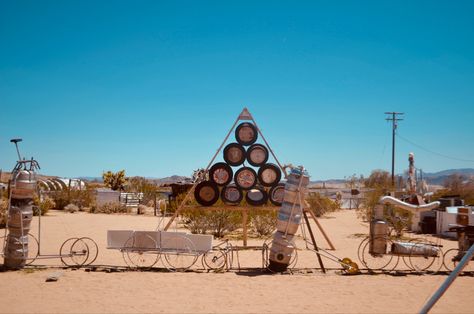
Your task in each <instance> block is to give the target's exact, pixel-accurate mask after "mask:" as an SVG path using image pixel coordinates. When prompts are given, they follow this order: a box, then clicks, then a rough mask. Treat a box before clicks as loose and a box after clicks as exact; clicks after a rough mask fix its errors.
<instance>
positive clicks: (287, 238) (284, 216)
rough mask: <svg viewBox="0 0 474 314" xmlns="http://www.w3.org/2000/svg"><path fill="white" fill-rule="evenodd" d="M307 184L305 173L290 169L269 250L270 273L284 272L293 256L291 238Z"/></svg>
mask: <svg viewBox="0 0 474 314" xmlns="http://www.w3.org/2000/svg"><path fill="white" fill-rule="evenodd" d="M308 184H309V176H308V174H307V173H306V171H302V170H301V169H292V170H291V172H290V174H289V175H288V178H287V182H286V184H285V193H284V196H283V203H282V206H281V207H280V210H279V212H278V219H277V232H276V233H275V234H274V236H273V242H272V246H271V248H270V255H269V262H270V263H269V266H268V268H269V269H270V270H272V271H284V270H286V268H287V267H288V265H289V264H290V261H291V257H292V255H293V254H294V250H295V245H294V243H293V236H294V234H295V233H296V232H297V231H298V227H299V224H300V222H301V217H302V214H303V207H304V193H305V192H306V190H307V186H308Z"/></svg>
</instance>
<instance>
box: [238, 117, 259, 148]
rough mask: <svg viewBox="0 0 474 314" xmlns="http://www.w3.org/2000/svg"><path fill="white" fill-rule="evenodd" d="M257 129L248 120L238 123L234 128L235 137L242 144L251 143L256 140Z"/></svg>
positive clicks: (247, 144)
mask: <svg viewBox="0 0 474 314" xmlns="http://www.w3.org/2000/svg"><path fill="white" fill-rule="evenodd" d="M257 138H258V131H257V128H256V127H255V125H253V124H252V123H249V122H244V123H241V124H239V126H238V127H237V128H236V129H235V139H236V140H237V142H239V144H242V145H244V146H249V145H252V144H253V143H255V142H256V141H257Z"/></svg>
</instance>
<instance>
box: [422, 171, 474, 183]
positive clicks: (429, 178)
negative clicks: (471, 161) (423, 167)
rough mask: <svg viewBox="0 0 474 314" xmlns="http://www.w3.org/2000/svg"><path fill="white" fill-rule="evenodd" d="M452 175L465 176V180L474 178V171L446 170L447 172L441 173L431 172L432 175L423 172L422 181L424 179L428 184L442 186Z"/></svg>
mask: <svg viewBox="0 0 474 314" xmlns="http://www.w3.org/2000/svg"><path fill="white" fill-rule="evenodd" d="M453 174H460V175H462V176H465V177H466V178H472V177H474V169H473V168H463V169H448V170H442V171H438V172H433V173H429V172H426V173H425V172H423V179H425V180H426V182H427V183H428V184H433V185H443V184H444V182H445V180H446V179H447V178H448V177H449V176H451V175H453Z"/></svg>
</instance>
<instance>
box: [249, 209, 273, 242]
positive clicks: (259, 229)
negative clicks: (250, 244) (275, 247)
mask: <svg viewBox="0 0 474 314" xmlns="http://www.w3.org/2000/svg"><path fill="white" fill-rule="evenodd" d="M277 217H278V212H277V211H273V210H254V211H252V212H251V213H250V226H251V228H252V231H253V232H254V233H256V234H257V235H258V236H260V237H264V236H265V237H266V236H269V235H271V234H272V233H273V231H274V230H275V228H276V223H277Z"/></svg>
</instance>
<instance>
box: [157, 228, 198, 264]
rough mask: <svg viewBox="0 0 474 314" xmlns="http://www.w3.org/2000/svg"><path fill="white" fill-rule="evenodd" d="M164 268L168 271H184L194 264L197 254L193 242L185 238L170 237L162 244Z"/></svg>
mask: <svg viewBox="0 0 474 314" xmlns="http://www.w3.org/2000/svg"><path fill="white" fill-rule="evenodd" d="M161 252H162V253H163V254H164V257H165V258H164V264H165V267H166V268H167V269H168V270H170V271H185V270H187V269H189V268H191V266H193V265H194V263H196V260H197V258H198V254H197V252H196V249H195V247H194V244H193V242H192V241H191V240H190V239H188V238H186V237H185V236H179V235H177V236H172V237H170V238H169V239H167V240H166V241H164V242H163V245H162V247H161Z"/></svg>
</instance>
